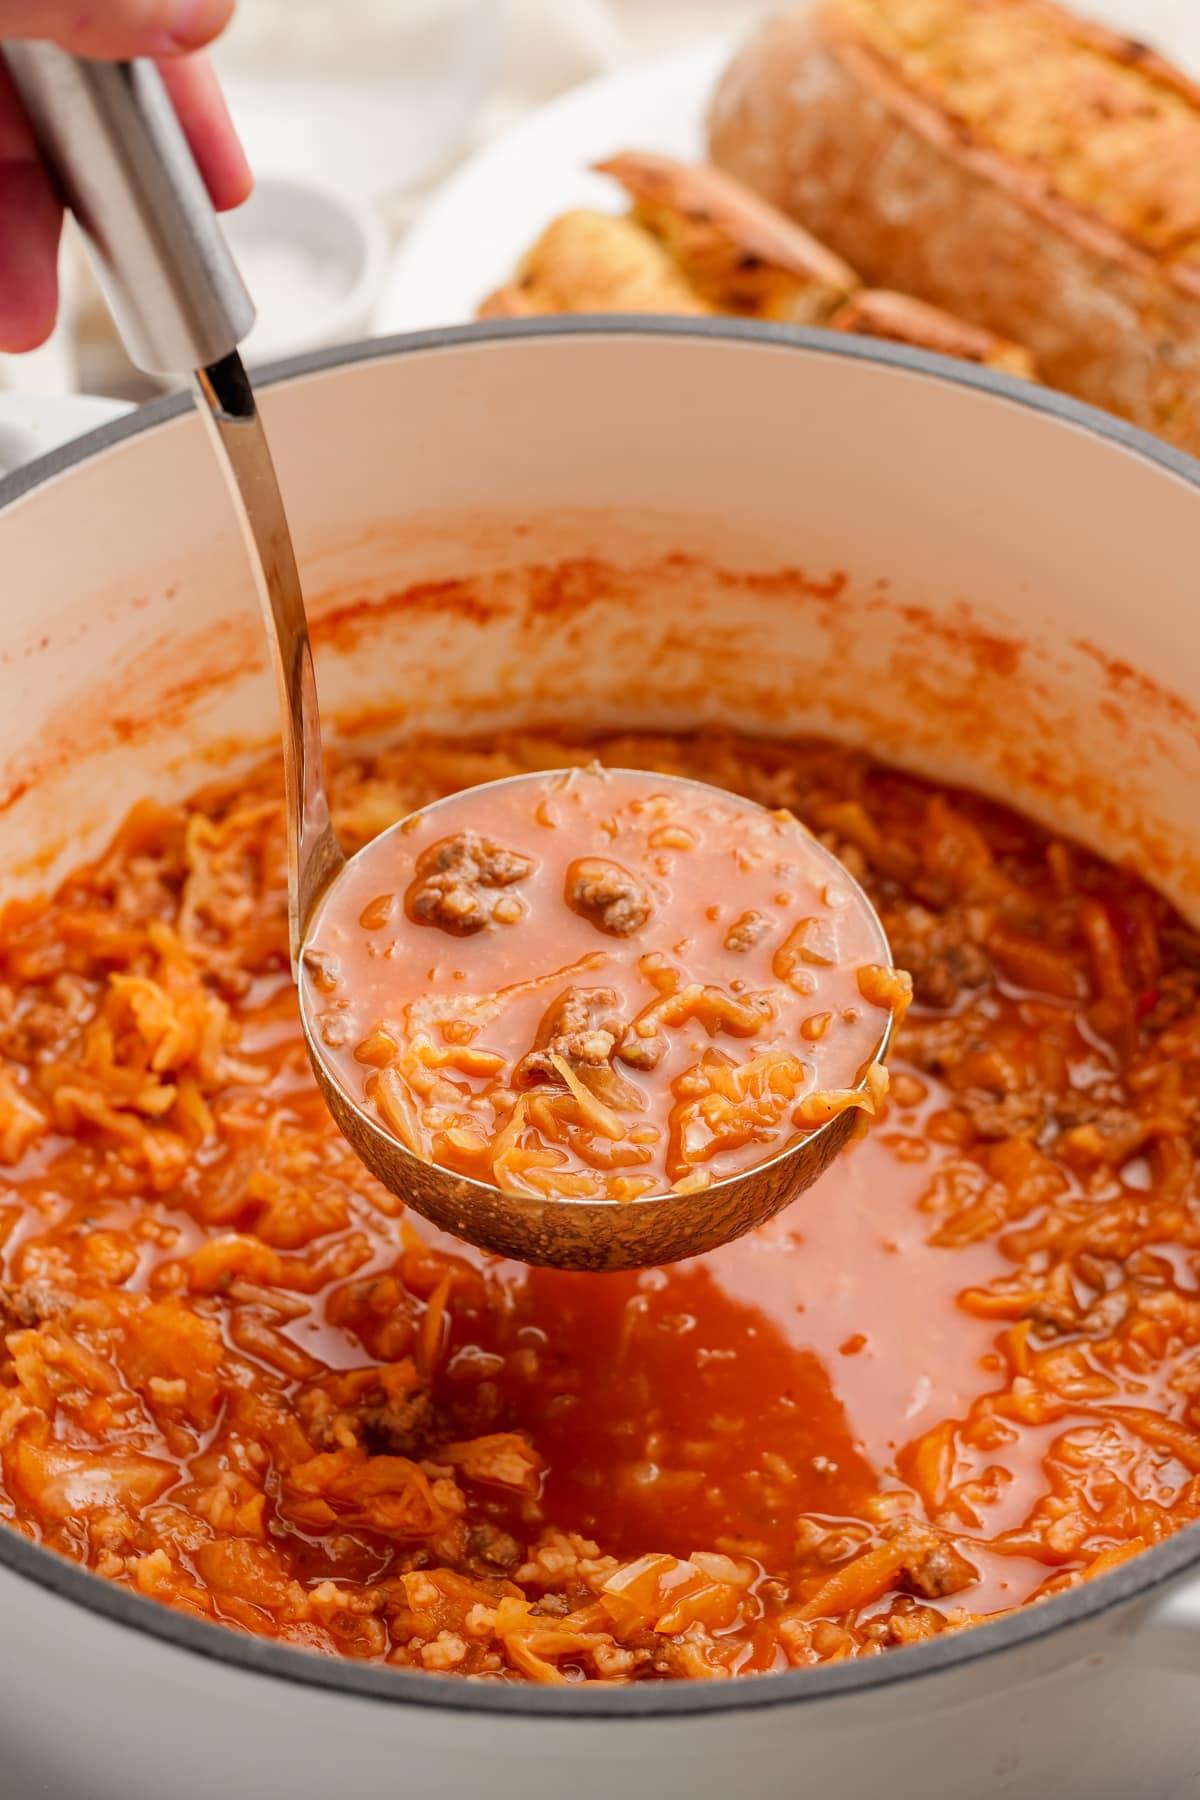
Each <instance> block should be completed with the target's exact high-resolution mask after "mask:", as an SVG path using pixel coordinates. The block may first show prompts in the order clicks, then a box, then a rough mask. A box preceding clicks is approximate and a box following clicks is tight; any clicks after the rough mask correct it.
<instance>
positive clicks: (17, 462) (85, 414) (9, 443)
mask: <svg viewBox="0 0 1200 1800" xmlns="http://www.w3.org/2000/svg"><path fill="white" fill-rule="evenodd" d="M132 410H133V408H132V407H131V406H130V405H128V403H127V402H126V401H124V400H105V399H101V398H100V397H99V396H98V395H95V394H24V393H10V394H0V476H4V475H9V474H11V473H12V471H13V470H14V469H19V468H20V467H21V465H22V463H27V462H33V461H34V460H35V458H37V457H39V456H45V455H46V453H47V452H48V451H50V450H57V449H58V447H59V445H60V444H66V443H69V442H70V441H71V439H72V438H77V437H82V435H83V433H84V432H85V431H94V430H95V429H96V427H97V426H99V425H107V424H108V423H109V421H110V420H112V419H119V418H121V417H123V415H124V414H125V413H127V412H132Z"/></svg>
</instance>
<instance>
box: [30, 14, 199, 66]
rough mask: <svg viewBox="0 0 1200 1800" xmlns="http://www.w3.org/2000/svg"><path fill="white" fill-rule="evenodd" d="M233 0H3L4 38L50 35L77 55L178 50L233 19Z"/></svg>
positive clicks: (192, 47)
mask: <svg viewBox="0 0 1200 1800" xmlns="http://www.w3.org/2000/svg"><path fill="white" fill-rule="evenodd" d="M233 6H234V0H103V3H102V4H100V5H96V4H95V0H90V3H89V0H0V38H47V39H49V40H50V42H51V43H54V44H59V45H61V47H62V48H63V49H64V50H70V51H72V52H73V53H74V54H75V55H76V56H92V57H96V58H99V59H112V58H118V57H128V56H178V55H181V54H183V53H185V52H186V51H189V50H197V49H199V48H200V46H201V45H202V44H207V43H208V42H209V41H210V40H211V39H212V38H215V37H216V35H217V33H218V32H219V31H221V30H222V29H223V28H224V26H225V25H226V24H227V23H228V22H229V16H230V14H231V13H232V11H233Z"/></svg>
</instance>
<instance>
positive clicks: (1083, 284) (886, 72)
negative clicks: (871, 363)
mask: <svg viewBox="0 0 1200 1800" xmlns="http://www.w3.org/2000/svg"><path fill="white" fill-rule="evenodd" d="M890 3H893V0H889V4H890ZM957 4H958V5H959V6H960V7H961V8H963V9H968V8H969V7H971V6H972V5H984V6H988V7H990V8H992V9H993V11H994V12H997V13H1002V12H1003V11H1004V9H1005V8H1006V7H1007V8H1010V9H1013V10H1014V11H1015V10H1016V9H1018V8H1024V7H1028V6H1035V7H1036V8H1037V10H1038V13H1039V15H1040V20H1041V23H1042V24H1043V25H1044V26H1046V27H1047V28H1049V29H1061V31H1062V34H1063V39H1064V52H1065V51H1067V50H1069V51H1070V53H1071V55H1072V56H1074V55H1075V54H1076V53H1077V54H1078V56H1079V58H1080V59H1081V62H1080V69H1079V81H1080V93H1081V94H1086V97H1087V103H1088V104H1089V105H1096V106H1102V105H1103V99H1104V97H1103V94H1102V93H1101V94H1097V93H1096V91H1095V90H1096V85H1097V80H1099V81H1100V82H1101V83H1102V82H1103V79H1104V70H1105V67H1106V63H1107V66H1108V68H1109V69H1110V70H1111V72H1112V78H1113V79H1114V80H1120V81H1127V80H1128V79H1129V71H1130V69H1131V68H1134V69H1136V71H1137V75H1138V77H1139V78H1141V77H1144V78H1146V79H1147V80H1148V81H1150V82H1151V83H1160V84H1162V86H1163V87H1164V88H1165V89H1169V91H1170V93H1171V94H1172V95H1173V96H1175V97H1176V99H1177V100H1178V101H1179V102H1180V103H1181V104H1183V105H1184V106H1186V107H1194V108H1195V111H1196V117H1197V121H1198V123H1200V92H1198V91H1197V90H1196V89H1195V88H1194V87H1193V86H1192V84H1191V83H1189V82H1188V81H1187V80H1186V79H1185V78H1184V77H1183V76H1182V75H1180V74H1179V73H1178V72H1177V71H1175V70H1172V69H1170V68H1169V67H1168V66H1167V65H1165V64H1163V63H1161V62H1160V61H1159V59H1157V58H1155V57H1152V56H1151V55H1149V53H1147V52H1145V51H1144V50H1142V49H1141V48H1140V47H1139V46H1134V45H1130V44H1129V43H1127V42H1126V41H1125V40H1122V39H1120V38H1117V37H1115V36H1114V35H1113V34H1112V33H1110V32H1107V31H1103V30H1100V29H1099V28H1092V27H1086V26H1082V25H1081V24H1080V23H1079V22H1078V21H1076V20H1074V19H1071V18H1070V17H1069V15H1067V14H1065V13H1062V12H1061V11H1059V9H1057V8H1055V7H1053V6H1049V5H1045V4H1043V3H1042V0H957ZM854 10H855V9H854V8H853V7H852V6H850V5H849V4H847V3H846V0H819V3H818V4H817V5H816V6H815V7H813V8H812V9H811V10H809V11H806V12H803V13H798V14H791V15H788V16H786V17H784V18H781V19H777V20H775V21H773V22H771V23H770V24H769V25H768V26H767V27H765V28H764V29H763V30H762V31H761V32H760V33H759V34H758V36H757V37H756V38H754V39H753V40H752V41H751V43H750V44H749V45H747V47H746V48H745V49H744V50H743V51H742V52H741V53H740V55H739V56H738V57H737V58H736V59H735V61H734V62H733V64H732V65H731V67H730V68H729V70H728V71H727V72H726V74H725V76H724V77H723V79H722V81H721V83H720V85H719V87H718V90H717V93H716V95H715V98H714V101H713V104H712V108H711V113H710V118H709V137H710V146H711V151H712V155H713V159H714V161H716V162H717V163H718V164H719V165H720V166H721V167H722V168H724V169H726V170H728V171H729V172H730V173H731V174H733V175H735V176H737V177H739V178H740V179H741V180H743V181H745V182H747V183H748V184H749V185H751V186H752V187H754V188H755V189H756V190H757V191H758V192H759V193H760V194H762V195H763V196H764V197H765V198H766V199H768V200H770V201H772V202H774V203H775V204H776V205H778V206H781V207H782V208H783V209H784V210H786V211H787V212H789V213H790V214H791V215H792V216H793V217H794V218H796V219H798V220H800V221H802V222H803V224H804V225H805V227H806V228H808V229H809V230H812V231H814V232H816V233H817V235H818V236H819V237H820V238H822V239H823V240H824V241H825V242H827V243H828V244H830V245H831V246H832V247H833V248H834V249H835V250H836V251H837V252H838V254H839V255H841V256H844V257H845V258H846V259H847V261H848V262H850V263H851V264H852V265H853V266H854V267H855V268H856V269H857V270H858V271H859V273H860V274H861V275H862V277H863V278H864V280H865V281H867V282H868V283H870V284H872V285H876V286H882V287H887V288H897V289H901V290H903V291H904V292H905V293H908V294H913V295H916V296H918V297H920V298H922V299H925V300H928V301H931V302H932V303H934V304H935V305H937V306H940V307H945V308H947V309H949V310H950V311H951V312H953V313H955V314H958V315H959V316H960V317H962V318H965V319H969V320H971V321H973V322H974V323H976V324H979V325H982V326H984V327H986V328H987V329H989V330H990V331H992V332H995V333H997V334H998V335H1000V336H1002V337H1005V338H1009V339H1013V340H1015V341H1016V342H1018V343H1021V344H1024V345H1027V346H1028V347H1029V348H1030V350H1031V351H1032V352H1033V355H1034V357H1035V359H1036V362H1037V364H1038V366H1039V368H1040V371H1041V373H1042V374H1043V376H1044V377H1045V378H1046V379H1047V380H1048V381H1049V382H1051V383H1052V384H1053V385H1054V386H1056V387H1060V388H1063V389H1065V390H1066V391H1068V392H1070V393H1074V394H1076V395H1078V396H1079V397H1081V398H1082V399H1085V400H1090V401H1092V402H1094V403H1095V404H1097V405H1100V406H1105V407H1108V408H1110V409H1111V410H1113V411H1115V412H1118V413H1122V414H1124V416H1125V417H1127V418H1129V419H1132V420H1133V421H1134V422H1135V423H1137V424H1139V425H1142V426H1145V427H1146V428H1148V429H1150V430H1152V431H1156V432H1159V433H1160V434H1161V435H1163V436H1164V437H1166V438H1169V439H1170V440H1172V441H1173V442H1175V443H1177V444H1180V445H1182V446H1183V447H1185V448H1188V449H1192V450H1197V451H1200V265H1197V263H1196V262H1194V261H1192V260H1191V259H1190V258H1180V257H1179V256H1178V255H1173V254H1171V253H1170V252H1169V250H1164V249H1163V248H1162V247H1160V246H1157V245H1154V244H1153V243H1152V242H1151V241H1150V239H1149V237H1148V236H1147V234H1144V233H1139V232H1137V231H1135V230H1133V229H1124V230H1122V229H1120V228H1118V227H1117V226H1116V225H1115V224H1114V223H1113V218H1112V209H1111V208H1110V209H1108V211H1107V213H1106V214H1104V215H1102V214H1101V212H1100V211H1098V210H1093V209H1089V208H1088V207H1085V206H1083V205H1081V204H1079V203H1077V202H1075V201H1072V200H1069V199H1067V198H1065V197H1064V195H1063V193H1062V184H1061V182H1060V181H1059V180H1056V172H1055V169H1054V167H1053V166H1046V164H1045V162H1044V161H1043V162H1039V163H1037V164H1035V163H1034V162H1033V161H1032V160H1022V159H1021V158H1019V157H1017V156H1014V155H1012V154H1009V153H1006V152H1005V151H1003V150H1001V149H999V148H997V147H996V146H995V145H994V144H993V143H991V142H989V141H988V134H987V129H986V121H983V122H981V121H979V120H969V119H967V118H965V117H964V116H963V115H962V113H961V112H958V111H955V110H952V109H951V108H950V107H949V106H948V105H946V104H941V103H939V101H938V98H937V95H936V93H931V92H930V91H929V89H928V84H926V86H925V87H924V88H918V87H917V86H916V85H915V84H914V83H913V82H912V81H911V80H910V79H908V78H907V76H906V73H905V70H904V68H903V66H902V64H901V62H900V60H899V59H897V58H895V57H889V56H887V55H885V54H883V53H882V52H881V51H880V49H879V46H878V44H876V43H870V42H868V41H867V40H866V38H865V36H864V34H863V33H862V32H861V31H860V30H859V29H858V28H857V25H856V22H855V19H854ZM1006 75H1007V79H1009V80H1010V81H1011V82H1012V83H1014V84H1017V83H1021V82H1022V81H1023V80H1024V79H1025V74H1024V71H1023V69H1022V68H1021V67H1020V66H1019V64H1014V66H1013V67H1012V68H1011V70H1010V71H1006ZM1185 175H1186V171H1185ZM1140 179H1141V180H1142V183H1143V185H1144V179H1145V171H1142V172H1141V177H1140ZM1178 179H1179V171H1178V170H1177V169H1169V168H1164V169H1163V170H1162V189H1163V207H1164V209H1166V210H1168V211H1169V210H1170V209H1171V208H1172V206H1173V205H1175V204H1176V201H1177V193H1178V190H1177V186H1176V183H1177V181H1178Z"/></svg>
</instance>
